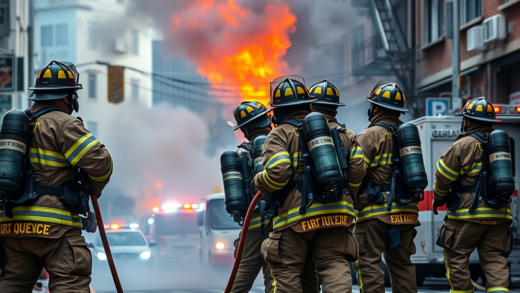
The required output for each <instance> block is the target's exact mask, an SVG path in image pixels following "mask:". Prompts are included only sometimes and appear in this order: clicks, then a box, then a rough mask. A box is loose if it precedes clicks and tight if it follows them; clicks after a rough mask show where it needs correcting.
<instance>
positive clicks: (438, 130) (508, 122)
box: [385, 105, 520, 285]
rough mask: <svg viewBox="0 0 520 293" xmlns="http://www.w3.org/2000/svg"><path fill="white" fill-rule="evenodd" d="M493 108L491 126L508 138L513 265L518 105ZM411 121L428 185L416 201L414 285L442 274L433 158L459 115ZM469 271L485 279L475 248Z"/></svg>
mask: <svg viewBox="0 0 520 293" xmlns="http://www.w3.org/2000/svg"><path fill="white" fill-rule="evenodd" d="M495 112H496V113H497V118H499V119H501V120H502V122H501V123H495V124H494V125H493V127H494V128H495V129H501V130H504V131H505V132H507V134H508V135H509V137H510V141H511V154H512V161H513V176H514V178H515V184H516V191H515V192H514V193H513V195H512V202H511V210H512V212H513V223H512V224H511V230H512V232H513V237H514V250H513V252H512V253H511V255H510V256H509V262H510V263H511V265H513V266H514V265H518V264H520V249H519V248H520V227H519V223H518V221H519V213H520V209H519V206H518V196H517V195H518V189H519V187H520V174H519V172H518V171H520V157H518V156H516V154H520V127H519V126H520V106H517V107H513V106H508V105H495ZM411 123H413V124H415V125H417V128H418V129H419V134H420V136H421V142H422V146H421V147H422V151H423V158H424V165H425V168H426V173H427V174H428V187H427V188H426V190H425V192H424V200H423V201H422V202H420V203H419V210H420V212H419V220H420V221H421V226H419V227H417V228H416V229H417V236H416V237H415V245H416V248H417V252H416V254H415V255H413V256H412V261H413V262H414V263H415V265H416V271H417V285H421V284H422V282H423V281H424V279H425V278H426V277H428V276H430V277H439V278H441V277H445V276H446V268H445V265H444V256H443V249H442V248H441V247H439V246H437V245H436V244H435V242H436V241H437V235H438V233H439V230H440V228H441V227H442V225H443V224H444V217H445V216H446V207H445V206H444V207H442V208H440V209H439V214H438V215H437V216H436V215H434V214H433V212H432V202H433V183H434V181H435V171H436V164H437V161H438V160H439V159H440V157H441V156H442V155H444V153H445V152H446V150H447V149H448V148H449V147H450V146H451V145H452V144H453V142H454V141H455V139H456V138H457V137H458V136H459V134H461V130H460V128H461V123H462V117H459V116H426V117H421V118H418V119H416V120H413V121H411ZM470 271H471V276H472V278H473V279H474V280H477V279H478V278H479V277H481V278H482V280H483V281H484V282H485V277H484V275H483V273H482V270H481V268H480V264H479V259H478V254H477V251H476V250H475V251H474V252H473V253H472V254H471V257H470ZM511 271H514V270H511ZM386 277H387V276H385V278H386ZM388 280H389V278H388Z"/></svg>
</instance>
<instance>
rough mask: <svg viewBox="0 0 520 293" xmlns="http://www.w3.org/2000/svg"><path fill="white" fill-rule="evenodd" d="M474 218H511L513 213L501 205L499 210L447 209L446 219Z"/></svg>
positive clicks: (480, 208)
mask: <svg viewBox="0 0 520 293" xmlns="http://www.w3.org/2000/svg"><path fill="white" fill-rule="evenodd" d="M474 218H505V219H509V220H513V213H512V211H511V210H510V209H508V208H506V207H503V208H501V209H499V210H495V209H493V208H484V207H479V208H476V209H475V210H474V211H473V212H471V213H470V212H469V209H459V210H455V211H449V210H448V219H455V220H456V219H459V220H460V219H474Z"/></svg>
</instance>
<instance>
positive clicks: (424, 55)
mask: <svg viewBox="0 0 520 293" xmlns="http://www.w3.org/2000/svg"><path fill="white" fill-rule="evenodd" d="M446 2H451V0H449V1H445V3H446ZM482 2H483V17H484V19H486V18H488V17H490V16H493V15H495V14H499V13H502V14H504V15H505V17H506V26H507V24H508V23H509V22H511V21H512V22H513V33H512V34H510V35H508V37H507V38H506V39H505V40H504V41H502V42H499V43H496V44H494V45H493V47H491V48H490V49H494V48H497V47H499V46H502V45H504V44H505V43H507V42H510V41H513V40H517V39H520V3H517V4H514V5H512V6H510V7H508V8H507V9H504V10H502V11H500V10H499V9H498V6H500V5H502V4H504V2H505V1H504V0H482ZM424 5H425V1H418V2H417V9H416V10H417V13H418V14H417V18H416V21H417V23H416V27H417V43H418V45H417V46H416V49H417V59H418V60H419V61H418V62H417V73H416V74H417V78H418V79H419V80H420V79H422V78H424V77H427V76H429V75H432V74H434V73H436V72H439V71H441V70H443V69H446V68H449V67H451V45H452V43H451V39H445V40H443V41H441V42H439V43H437V44H435V45H432V46H430V47H428V48H425V49H422V50H421V49H420V48H421V47H423V46H424V45H425V37H424V34H425V32H424V28H425V24H424V21H425V17H424V16H425V15H424ZM444 19H446V12H444ZM479 24H481V22H480V23H479ZM479 24H475V25H479ZM468 29H469V28H465V29H463V30H461V32H460V49H461V53H460V58H461V61H464V60H466V59H468V58H471V57H474V56H477V55H480V54H485V51H484V52H482V51H476V52H468V51H467V49H466V48H467V42H466V36H467V32H468ZM444 31H446V27H445V28H444Z"/></svg>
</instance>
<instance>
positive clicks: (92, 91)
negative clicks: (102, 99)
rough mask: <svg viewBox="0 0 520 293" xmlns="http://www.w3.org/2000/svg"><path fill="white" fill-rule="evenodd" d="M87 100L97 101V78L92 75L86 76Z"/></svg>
mask: <svg viewBox="0 0 520 293" xmlns="http://www.w3.org/2000/svg"><path fill="white" fill-rule="evenodd" d="M88 98H89V99H97V76H96V75H95V74H94V73H89V74H88Z"/></svg>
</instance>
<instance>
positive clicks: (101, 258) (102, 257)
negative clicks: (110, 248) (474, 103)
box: [96, 252, 107, 260]
mask: <svg viewBox="0 0 520 293" xmlns="http://www.w3.org/2000/svg"><path fill="white" fill-rule="evenodd" d="M96 256H97V258H98V259H99V260H106V259H107V255H106V254H105V253H104V252H98V253H96Z"/></svg>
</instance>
